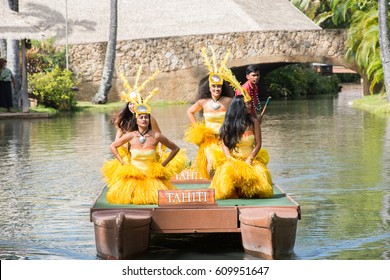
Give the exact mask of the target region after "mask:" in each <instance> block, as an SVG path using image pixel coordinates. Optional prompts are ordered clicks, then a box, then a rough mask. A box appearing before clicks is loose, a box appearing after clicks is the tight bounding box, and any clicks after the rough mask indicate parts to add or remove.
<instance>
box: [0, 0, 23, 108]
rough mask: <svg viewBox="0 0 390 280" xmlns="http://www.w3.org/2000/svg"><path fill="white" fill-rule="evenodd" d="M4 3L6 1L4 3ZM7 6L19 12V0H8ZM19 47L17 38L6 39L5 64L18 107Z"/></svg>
mask: <svg viewBox="0 0 390 280" xmlns="http://www.w3.org/2000/svg"><path fill="white" fill-rule="evenodd" d="M4 4H6V3H4ZM8 5H9V8H10V9H11V10H12V11H15V12H19V1H18V0H8ZM19 53H20V47H19V41H18V40H7V64H8V67H9V68H10V69H11V71H12V73H13V75H14V78H15V88H14V94H13V105H14V107H15V108H17V107H19V100H20V99H21V90H22V73H21V70H20V55H19Z"/></svg>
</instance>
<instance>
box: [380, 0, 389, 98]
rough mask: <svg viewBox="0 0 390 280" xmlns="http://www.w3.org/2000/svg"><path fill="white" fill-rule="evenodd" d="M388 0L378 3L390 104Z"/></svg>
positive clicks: (384, 74)
mask: <svg viewBox="0 0 390 280" xmlns="http://www.w3.org/2000/svg"><path fill="white" fill-rule="evenodd" d="M387 1H388V0H379V1H378V23H379V24H378V25H379V42H380V49H381V52H380V53H381V59H382V65H383V76H384V83H385V90H386V95H387V102H390V41H389V16H388V14H389V10H388V9H389V4H388V2H387Z"/></svg>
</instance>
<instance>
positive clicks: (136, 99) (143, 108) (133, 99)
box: [120, 65, 160, 115]
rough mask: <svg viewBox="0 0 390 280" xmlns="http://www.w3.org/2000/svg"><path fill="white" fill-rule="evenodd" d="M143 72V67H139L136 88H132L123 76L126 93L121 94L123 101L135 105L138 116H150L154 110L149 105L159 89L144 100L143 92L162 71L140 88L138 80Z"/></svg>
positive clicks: (156, 72) (157, 71)
mask: <svg viewBox="0 0 390 280" xmlns="http://www.w3.org/2000/svg"><path fill="white" fill-rule="evenodd" d="M141 72H142V65H140V66H139V68H138V71H137V75H136V77H135V82H134V86H130V84H129V82H128V80H127V79H126V78H125V76H124V75H123V74H121V75H120V77H121V79H122V81H123V87H124V88H125V89H124V91H122V93H121V100H123V101H126V102H130V103H133V104H135V106H134V112H135V113H136V115H138V114H150V112H151V111H152V109H151V108H150V106H149V105H148V104H147V103H148V102H149V100H150V99H151V98H152V97H153V96H154V95H156V94H157V92H158V88H154V89H153V90H152V91H151V92H149V95H148V96H147V97H146V98H145V99H143V98H142V96H141V92H142V90H143V89H144V88H145V86H146V84H147V83H148V82H150V81H153V80H154V79H155V78H156V76H157V74H158V73H160V70H158V69H157V70H156V71H155V72H154V74H153V75H152V76H150V77H149V78H147V79H146V80H145V81H144V82H143V83H142V84H141V85H140V86H138V80H139V77H140V76H141Z"/></svg>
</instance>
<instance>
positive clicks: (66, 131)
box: [0, 87, 390, 259]
mask: <svg viewBox="0 0 390 280" xmlns="http://www.w3.org/2000/svg"><path fill="white" fill-rule="evenodd" d="M360 91H361V90H360V88H358V87H344V88H343V92H342V93H341V94H340V95H339V97H338V98H333V97H327V98H323V99H313V100H297V101H272V102H271V103H270V105H269V106H268V109H267V112H266V115H265V118H264V121H263V126H262V129H263V145H264V147H266V148H267V149H268V151H269V153H270V157H271V160H270V163H269V165H268V167H269V169H270V171H271V173H272V175H273V178H274V181H275V182H276V183H277V184H279V185H280V186H282V188H283V189H285V190H286V191H287V192H288V193H289V194H290V195H292V196H293V197H294V198H295V199H296V200H297V201H298V202H299V203H300V204H301V207H302V220H301V221H300V222H299V223H298V234H297V241H296V246H295V255H294V256H293V258H296V259H389V254H390V252H389V251H390V249H389V248H390V246H389V243H390V233H389V232H390V230H389V217H390V210H389V205H390V191H389V190H388V186H387V185H388V182H389V174H390V171H389V170H390V156H389V155H388V153H386V152H385V151H387V150H388V149H389V148H390V125H389V122H388V119H386V118H379V117H375V116H372V115H370V114H367V113H364V112H362V111H357V110H355V109H353V108H352V107H351V106H350V105H349V102H350V101H351V100H353V99H356V98H359V97H360ZM187 108H188V105H172V106H168V107H158V106H157V107H155V108H153V114H154V116H155V117H156V118H157V119H158V121H159V124H160V127H161V129H162V131H163V133H164V134H166V135H167V136H169V138H171V139H173V140H174V141H175V142H177V143H178V144H179V146H181V147H182V148H186V149H187V152H188V153H189V155H190V157H193V156H194V155H195V153H196V147H195V146H192V145H191V144H188V143H186V142H184V141H183V140H182V139H183V131H184V128H185V127H186V126H187V125H188V120H187V117H186V113H185V111H186V109H187ZM110 118H111V113H89V112H87V113H77V114H72V115H64V116H62V117H60V118H55V119H48V120H47V119H41V120H0V159H1V161H0V196H1V197H2V199H1V200H0V210H1V212H2V215H1V217H0V235H1V237H0V259H18V258H21V259H95V258H96V249H95V243H94V233H93V225H92V223H90V222H89V207H90V206H91V204H92V203H93V200H94V199H95V198H96V196H97V195H98V193H99V192H100V190H101V188H102V187H103V182H102V180H101V179H102V177H101V174H100V168H101V166H102V165H103V162H104V160H106V159H110V158H111V157H112V155H111V154H110V152H109V149H108V145H109V144H110V142H111V141H112V139H113V138H114V135H115V130H114V128H113V127H111V126H110V124H109V120H110ZM161 238H162V237H161V236H157V237H154V239H153V240H152V241H153V244H152V248H151V251H150V252H149V253H148V254H147V255H146V256H144V258H145V259H148V258H151V259H153V258H154V259H175V258H178V259H216V258H218V259H247V258H251V257H250V256H248V255H246V254H245V253H244V252H243V251H242V249H241V247H240V244H238V243H239V242H238V243H237V239H236V238H234V237H229V238H230V239H226V240H228V241H229V242H226V243H223V242H221V243H220V244H219V245H220V246H217V245H218V244H217V242H216V241H217V240H221V238H220V237H215V236H208V237H207V238H206V237H204V236H197V235H184V236H183V235H182V236H173V235H172V236H169V237H168V239H165V240H164V241H163V242H160V240H161ZM199 244H204V246H199ZM227 244H228V245H227ZM237 244H238V245H237ZM214 245H215V246H214ZM236 245H237V246H236ZM213 246H214V247H213ZM252 258H253V257H252Z"/></svg>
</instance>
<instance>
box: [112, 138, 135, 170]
mask: <svg viewBox="0 0 390 280" xmlns="http://www.w3.org/2000/svg"><path fill="white" fill-rule="evenodd" d="M133 137H134V134H133V133H126V134H125V135H123V136H122V137H120V138H119V139H118V140H115V141H114V142H112V143H111V145H110V150H111V153H112V154H113V155H114V156H115V158H116V159H117V160H119V162H120V163H121V164H122V165H123V164H124V163H125V162H124V161H123V159H122V158H121V156H120V155H119V152H118V147H120V146H122V145H123V144H125V143H127V142H129V141H130V140H131V139H132V138H133Z"/></svg>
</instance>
